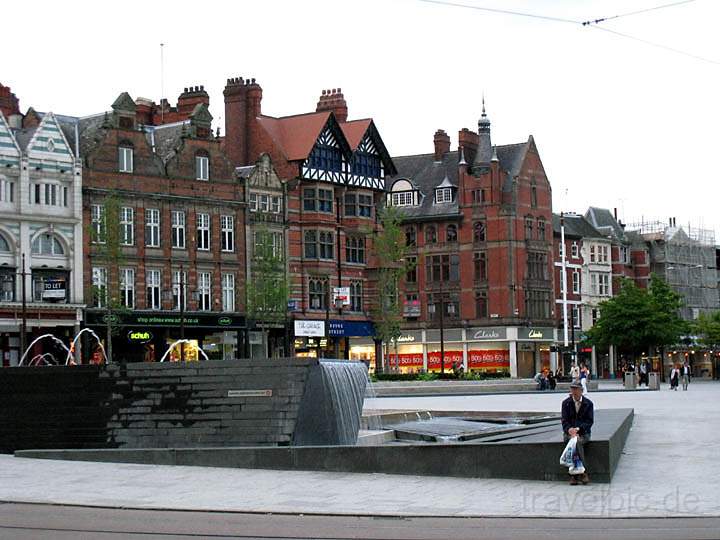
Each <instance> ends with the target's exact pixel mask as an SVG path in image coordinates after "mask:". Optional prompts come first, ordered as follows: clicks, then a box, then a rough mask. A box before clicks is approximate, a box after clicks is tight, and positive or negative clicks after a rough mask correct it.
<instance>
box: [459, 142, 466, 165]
mask: <svg viewBox="0 0 720 540" xmlns="http://www.w3.org/2000/svg"><path fill="white" fill-rule="evenodd" d="M458 165H467V161H465V148H464V147H463V146H460V161H458Z"/></svg>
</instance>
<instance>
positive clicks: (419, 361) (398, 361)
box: [388, 353, 423, 369]
mask: <svg viewBox="0 0 720 540" xmlns="http://www.w3.org/2000/svg"><path fill="white" fill-rule="evenodd" d="M388 360H389V362H390V365H391V366H397V367H400V368H408V369H410V368H422V367H423V355H422V353H409V354H400V355H398V357H397V358H396V357H395V355H394V354H389V355H388Z"/></svg>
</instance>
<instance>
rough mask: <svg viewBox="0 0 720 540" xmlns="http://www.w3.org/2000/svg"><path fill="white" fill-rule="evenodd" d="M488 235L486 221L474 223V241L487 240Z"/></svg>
mask: <svg viewBox="0 0 720 540" xmlns="http://www.w3.org/2000/svg"><path fill="white" fill-rule="evenodd" d="M486 237H487V234H486V230H485V221H476V222H475V223H474V224H473V242H485V240H486Z"/></svg>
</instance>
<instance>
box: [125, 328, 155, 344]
mask: <svg viewBox="0 0 720 540" xmlns="http://www.w3.org/2000/svg"><path fill="white" fill-rule="evenodd" d="M152 338H153V335H152V332H148V331H147V330H130V331H129V332H128V341H129V342H130V343H147V342H148V341H152Z"/></svg>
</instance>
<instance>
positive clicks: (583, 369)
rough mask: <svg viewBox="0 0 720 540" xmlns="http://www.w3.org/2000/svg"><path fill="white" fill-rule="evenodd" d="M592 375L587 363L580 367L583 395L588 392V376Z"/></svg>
mask: <svg viewBox="0 0 720 540" xmlns="http://www.w3.org/2000/svg"><path fill="white" fill-rule="evenodd" d="M589 377H590V370H589V369H588V368H587V366H586V365H585V364H582V366H581V367H580V385H581V386H582V390H583V392H582V393H583V396H584V395H585V394H587V393H588V387H587V383H588V378H589Z"/></svg>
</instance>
